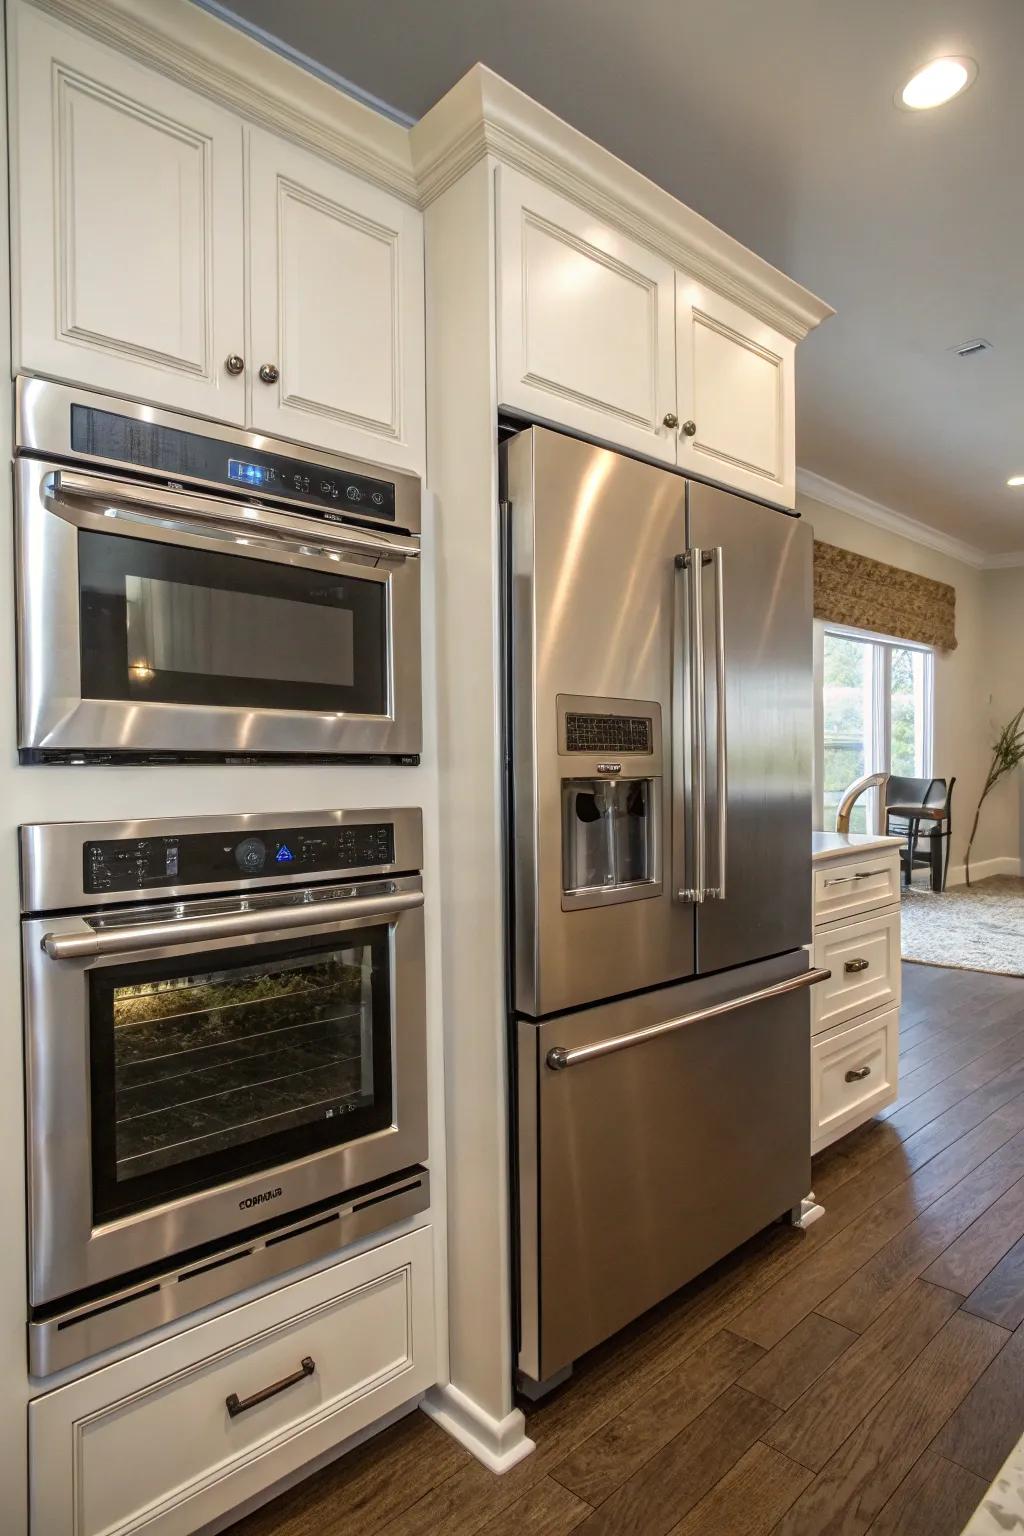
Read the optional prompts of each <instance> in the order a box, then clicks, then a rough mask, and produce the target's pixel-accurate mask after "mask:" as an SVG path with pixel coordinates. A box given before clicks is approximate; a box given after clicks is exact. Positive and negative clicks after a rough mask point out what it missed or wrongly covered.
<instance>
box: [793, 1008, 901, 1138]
mask: <svg viewBox="0 0 1024 1536" xmlns="http://www.w3.org/2000/svg"><path fill="white" fill-rule="evenodd" d="M898 1063H899V1009H898V1008H887V1009H885V1010H884V1011H883V1012H881V1013H874V1014H872V1015H871V1017H870V1018H867V1019H858V1020H857V1022H856V1023H855V1024H851V1025H849V1026H848V1027H847V1028H839V1029H835V1030H831V1031H829V1033H828V1034H827V1035H819V1036H818V1037H817V1038H816V1039H814V1040H813V1041H812V1042H811V1150H812V1151H814V1152H817V1151H819V1150H820V1149H821V1148H822V1147H823V1146H827V1145H828V1143H829V1142H830V1141H835V1140H836V1138H837V1137H839V1136H841V1135H843V1134H844V1133H845V1132H846V1131H848V1130H852V1129H853V1127H854V1126H855V1125H860V1124H861V1123H862V1122H863V1121H864V1120H868V1119H870V1117H871V1116H872V1115H873V1114H876V1113H877V1111H878V1110H880V1109H882V1108H884V1107H885V1105H886V1104H891V1103H892V1101H893V1099H894V1098H895V1097H896V1092H897V1081H898Z"/></svg>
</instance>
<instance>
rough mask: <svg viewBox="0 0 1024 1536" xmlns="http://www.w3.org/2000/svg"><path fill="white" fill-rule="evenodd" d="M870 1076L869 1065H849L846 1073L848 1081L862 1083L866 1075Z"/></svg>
mask: <svg viewBox="0 0 1024 1536" xmlns="http://www.w3.org/2000/svg"><path fill="white" fill-rule="evenodd" d="M870 1076H871V1068H870V1067H851V1068H850V1070H849V1072H847V1074H846V1081H847V1082H848V1083H862V1082H863V1081H864V1079H865V1078H866V1077H870Z"/></svg>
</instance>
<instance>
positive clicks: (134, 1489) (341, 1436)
mask: <svg viewBox="0 0 1024 1536" xmlns="http://www.w3.org/2000/svg"><path fill="white" fill-rule="evenodd" d="M246 1323H248V1324H249V1326H250V1328H252V1327H253V1325H255V1327H256V1330H257V1331H255V1332H248V1333H247V1334H244V1335H243V1336H242V1337H240V1338H239V1337H232V1334H235V1335H237V1334H238V1333H239V1332H240V1331H241V1330H242V1329H244V1327H245V1324H246ZM434 1348H435V1343H434V1297H433V1253H432V1242H431V1231H430V1228H429V1227H423V1228H420V1229H418V1230H417V1231H414V1232H411V1233H409V1234H408V1235H406V1236H404V1237H400V1238H397V1239H395V1240H394V1241H393V1242H390V1243H385V1244H384V1245H382V1246H381V1247H379V1248H375V1249H371V1250H369V1251H368V1252H366V1253H362V1254H359V1255H357V1256H356V1257H355V1258H352V1259H349V1260H347V1261H345V1262H343V1263H341V1264H337V1265H334V1266H332V1267H331V1268H330V1269H327V1270H322V1271H320V1272H319V1273H318V1274H315V1275H311V1276H309V1277H307V1278H306V1279H304V1280H299V1281H296V1282H295V1283H294V1284H292V1285H290V1286H286V1287H284V1288H283V1289H282V1290H281V1291H279V1292H275V1293H273V1294H272V1295H270V1296H265V1297H261V1298H259V1299H258V1300H257V1301H254V1302H252V1303H250V1304H248V1305H247V1306H243V1307H240V1308H238V1309H237V1311H235V1312H233V1313H229V1314H227V1316H225V1317H219V1318H214V1319H211V1320H210V1321H208V1322H206V1323H203V1324H200V1325H199V1326H198V1327H197V1328H194V1329H192V1330H189V1331H188V1332H187V1333H185V1334H183V1335H178V1336H177V1337H175V1338H173V1339H169V1340H165V1341H164V1342H162V1343H160V1344H157V1345H154V1346H152V1347H151V1348H150V1349H147V1350H143V1351H141V1352H140V1353H139V1354H138V1355H135V1356H131V1357H129V1358H128V1359H127V1360H122V1361H119V1362H117V1363H116V1364H114V1365H111V1366H108V1367H106V1368H105V1369H102V1370H99V1371H96V1372H94V1373H93V1374H92V1375H90V1376H86V1377H83V1378H82V1379H81V1380H79V1381H76V1382H73V1383H71V1384H70V1385H68V1386H66V1387H61V1388H58V1389H57V1390H56V1391H54V1392H50V1393H47V1394H46V1395H45V1396H43V1397H40V1398H37V1399H36V1400H35V1401H34V1402H33V1403H32V1404H31V1405H30V1408H29V1442H30V1450H29V1457H30V1468H29V1474H30V1497H31V1532H32V1536H115V1533H117V1536H125V1533H128V1532H134V1531H143V1530H144V1531H145V1532H146V1533H147V1536H157V1533H159V1536H171V1533H174V1536H185V1533H188V1532H192V1531H195V1530H196V1529H197V1528H198V1527H199V1526H201V1525H204V1524H205V1523H206V1522H207V1521H209V1520H212V1519H215V1518H216V1517H217V1516H219V1515H222V1514H224V1513H225V1512H227V1511H229V1510H231V1509H233V1508H234V1507H235V1506H237V1505H238V1504H239V1503H241V1502H242V1501H243V1500H245V1499H247V1498H249V1497H251V1496H252V1495H253V1494H255V1493H258V1492H260V1491H261V1490H262V1489H263V1488H266V1487H268V1486H270V1485H271V1484H272V1483H274V1482H276V1481H277V1480H278V1479H279V1478H281V1477H283V1476H285V1475H287V1474H288V1473H290V1472H293V1471H295V1470H296V1469H298V1468H300V1467H301V1466H302V1465H303V1464H304V1463H306V1462H307V1461H309V1460H311V1459H312V1458H314V1457H316V1456H319V1455H321V1454H323V1453H324V1452H325V1451H329V1450H330V1449H331V1448H332V1447H333V1446H335V1445H338V1444H339V1443H340V1442H341V1441H343V1440H345V1439H347V1438H348V1437H349V1436H350V1435H352V1434H355V1433H356V1432H357V1431H358V1430H360V1429H363V1428H365V1427H366V1426H367V1425H368V1424H371V1423H373V1421H374V1420H375V1419H378V1418H380V1417H382V1416H383V1415H384V1414H386V1413H388V1412H390V1411H391V1410H392V1409H395V1408H398V1407H400V1406H401V1405H402V1404H404V1403H406V1402H408V1401H410V1400H411V1399H412V1398H415V1397H417V1396H418V1395H420V1394H421V1393H422V1392H424V1391H425V1390H426V1389H427V1388H428V1387H429V1386H431V1385H432V1384H433V1382H434V1379H435V1369H434ZM190 1356H191V1358H189V1357H190ZM183 1357H184V1358H183ZM304 1362H305V1364H304ZM285 1381H288V1382H289V1384H288V1385H286V1386H282V1387H281V1390H279V1391H276V1392H274V1393H272V1394H267V1395H265V1396H263V1397H262V1399H261V1398H260V1394H261V1393H263V1392H264V1389H266V1388H268V1387H271V1386H275V1385H276V1384H278V1383H283V1382H285ZM251 1399H256V1400H255V1401H252V1403H251V1406H246V1404H247V1402H248V1401H249V1400H251ZM236 1400H237V1401H236ZM229 1402H230V1403H231V1405H232V1406H233V1407H234V1409H235V1412H234V1413H232V1412H231V1411H230V1409H229Z"/></svg>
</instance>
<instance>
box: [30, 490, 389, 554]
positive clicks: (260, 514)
mask: <svg viewBox="0 0 1024 1536" xmlns="http://www.w3.org/2000/svg"><path fill="white" fill-rule="evenodd" d="M52 487H53V488H52V491H50V492H47V495H46V502H47V505H48V506H49V507H51V509H52V510H54V511H58V510H59V508H60V506H61V505H67V501H68V499H69V498H70V499H73V500H77V501H86V502H93V503H101V504H102V505H103V507H104V508H110V510H111V511H113V512H115V513H118V512H119V510H120V509H121V508H124V509H125V514H124V515H125V517H126V519H127V520H131V511H132V510H135V511H136V512H139V513H142V514H145V515H147V516H149V517H156V518H160V519H173V521H175V522H178V523H187V524H189V526H191V527H193V528H197V529H203V528H206V529H210V528H222V529H226V530H228V531H229V532H235V533H239V534H241V533H243V532H244V533H245V534H246V536H247V537H249V538H251V539H253V541H254V542H255V541H256V540H257V539H258V538H260V537H262V538H263V539H265V540H269V539H272V540H273V541H274V542H275V543H277V544H280V543H282V542H286V543H309V544H311V545H314V546H322V547H323V548H325V549H346V550H349V551H351V552H352V553H354V554H363V555H373V556H374V557H376V558H378V559H381V558H383V559H390V560H414V559H416V558H417V557H418V556H419V552H420V551H419V543H418V541H417V540H416V539H413V538H411V537H409V536H408V535H404V534H398V533H387V532H385V531H384V530H383V529H381V530H380V531H379V532H378V531H376V530H374V531H372V532H371V531H370V530H369V529H367V530H366V531H365V532H364V531H363V530H361V529H359V528H348V527H341V526H339V525H338V524H336V523H324V522H316V523H313V522H310V523H309V524H308V525H302V526H299V525H296V524H295V523H293V522H288V523H287V524H284V523H281V522H277V521H275V522H268V521H267V520H266V518H267V514H269V515H270V516H271V517H275V518H278V517H280V518H284V517H294V516H296V515H298V516H300V517H301V515H302V514H301V513H298V514H295V513H294V512H289V511H288V510H286V509H285V508H277V507H269V506H267V507H265V506H258V507H257V506H251V507H247V508H243V507H242V506H241V505H239V507H238V515H235V514H234V507H235V503H233V502H220V501H214V500H212V499H208V498H206V497H203V496H195V495H191V494H189V493H188V492H185V491H176V490H171V489H162V490H154V489H153V488H152V487H150V486H146V485H125V484H124V482H123V481H121V480H106V479H104V478H103V477H102V476H100V475H84V474H81V473H79V472H78V471H76V470H69V469H58V470H55V471H54V473H53V476H52ZM245 511H248V512H249V513H251V514H255V515H253V516H250V517H246V516H244V512H245ZM137 520H138V521H141V519H137Z"/></svg>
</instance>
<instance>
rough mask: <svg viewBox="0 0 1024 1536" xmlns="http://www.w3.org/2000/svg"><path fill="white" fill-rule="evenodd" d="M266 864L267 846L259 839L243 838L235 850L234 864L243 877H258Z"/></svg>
mask: <svg viewBox="0 0 1024 1536" xmlns="http://www.w3.org/2000/svg"><path fill="white" fill-rule="evenodd" d="M266 862H267V845H266V843H265V842H264V841H263V839H262V838H260V837H245V838H243V839H242V841H241V842H240V843H239V844H238V845H237V847H236V848H235V863H236V864H237V865H238V867H239V869H240V870H241V871H242V873H243V874H245V875H258V874H259V872H260V870H261V869H262V868H263V866H264V864H265V863H266Z"/></svg>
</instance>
